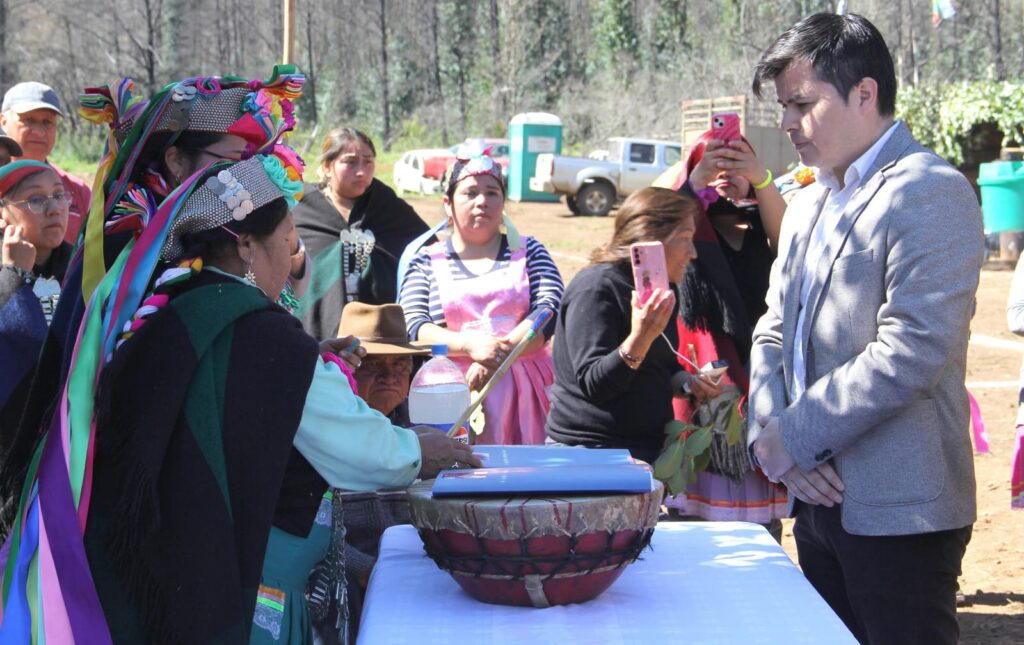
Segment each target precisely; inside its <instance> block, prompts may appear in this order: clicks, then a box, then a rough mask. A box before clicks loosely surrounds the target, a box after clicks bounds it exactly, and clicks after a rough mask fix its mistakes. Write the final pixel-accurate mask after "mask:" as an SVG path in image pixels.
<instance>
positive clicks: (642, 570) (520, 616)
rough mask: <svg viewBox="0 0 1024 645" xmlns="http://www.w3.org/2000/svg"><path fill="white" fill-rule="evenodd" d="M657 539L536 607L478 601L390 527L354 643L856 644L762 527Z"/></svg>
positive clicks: (680, 532) (668, 531)
mask: <svg viewBox="0 0 1024 645" xmlns="http://www.w3.org/2000/svg"><path fill="white" fill-rule="evenodd" d="M651 544H652V546H653V550H648V551H645V552H644V554H643V555H642V556H641V557H642V558H643V559H642V560H639V561H637V562H635V563H634V564H632V565H630V566H629V567H628V568H627V569H626V571H625V572H624V573H623V574H622V577H620V578H619V579H618V580H617V581H616V582H615V584H613V585H612V586H611V588H609V589H608V590H607V591H605V592H604V593H603V594H601V595H600V596H598V597H597V598H596V599H594V600H591V601H590V602H587V603H583V604H579V605H564V606H559V607H549V608H547V609H533V608H529V607H506V606H503V605H490V604H487V603H482V602H479V601H477V600H474V599H473V598H471V597H470V596H469V595H468V594H466V593H465V592H464V591H463V590H462V588H461V587H459V586H458V585H457V584H456V583H455V581H454V580H452V578H451V577H450V576H449V575H448V574H447V573H445V572H443V571H441V570H440V569H438V568H437V566H436V565H435V564H434V562H433V561H432V560H430V559H429V558H428V557H427V556H426V555H425V553H424V551H423V543H422V542H421V541H420V538H419V536H418V535H417V533H416V530H415V529H414V528H412V527H411V526H408V525H405V526H395V527H392V528H389V529H388V530H387V531H386V532H385V533H384V538H383V542H382V543H381V549H380V559H379V560H378V561H377V565H376V566H375V567H374V569H373V575H372V576H371V578H370V586H369V590H368V592H367V596H366V604H365V606H364V608H363V615H362V624H361V625H360V630H359V644H360V645H372V644H382V645H384V644H386V645H399V644H401V643H415V644H417V645H420V644H425V643H438V644H443V645H489V644H491V643H495V644H504V643H508V644H510V645H511V644H516V645H519V644H523V643H525V644H527V645H540V644H541V643H585V644H594V645H597V644H601V645H606V644H607V645H617V644H620V643H621V644H626V643H636V644H638V645H641V644H642V645H654V644H661V643H786V644H787V645H794V644H796V643H814V644H818V643H829V644H830V645H836V644H840V643H856V641H855V640H854V638H853V636H852V635H851V634H850V632H849V631H848V630H847V629H846V627H845V626H844V625H843V623H842V621H840V620H839V618H838V617H837V616H836V615H835V614H834V613H833V612H832V610H831V609H830V608H829V607H828V605H827V604H825V601H824V600H822V599H821V597H820V596H819V595H818V594H817V592H815V591H814V588H813V587H811V585H810V583H808V582H807V580H806V579H805V578H804V576H803V574H802V573H800V570H799V569H797V568H796V566H795V565H794V564H793V563H792V562H791V561H790V559H789V557H787V556H786V554H785V552H783V550H782V548H781V547H779V545H778V544H777V543H776V542H775V541H774V540H773V539H772V538H771V536H770V535H769V534H768V532H767V531H765V530H764V528H762V527H761V526H758V525H757V524H747V523H744V522H663V523H661V524H659V525H658V527H657V529H656V530H655V532H654V537H653V539H652V541H651Z"/></svg>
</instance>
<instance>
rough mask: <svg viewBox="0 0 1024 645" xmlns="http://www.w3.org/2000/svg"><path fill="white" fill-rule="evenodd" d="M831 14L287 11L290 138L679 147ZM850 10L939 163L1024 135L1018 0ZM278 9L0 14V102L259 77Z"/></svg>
mask: <svg viewBox="0 0 1024 645" xmlns="http://www.w3.org/2000/svg"><path fill="white" fill-rule="evenodd" d="M837 4H840V3H838V2H832V1H827V0H825V1H823V0H713V1H710V2H709V1H706V0H705V1H700V0H296V43H295V59H296V60H295V61H294V62H296V63H297V64H298V66H299V67H300V69H301V71H303V72H304V73H305V74H306V76H307V79H308V80H307V85H306V89H305V92H304V94H303V97H302V99H301V101H300V104H299V110H298V115H299V118H300V120H301V123H302V125H301V126H300V131H299V136H300V138H301V137H305V138H312V137H316V138H319V137H320V136H322V135H323V133H324V132H326V130H328V129H330V128H331V127H334V126H337V125H342V124H348V125H355V126H357V127H360V128H363V129H365V130H366V131H368V132H370V133H371V134H372V136H373V137H374V139H375V140H376V141H377V142H378V145H379V147H382V148H383V149H384V150H390V149H395V150H403V149H408V148H412V147H435V146H448V145H451V144H453V143H456V142H458V141H461V140H462V139H464V138H465V137H469V136H504V135H505V132H506V128H507V123H508V120H509V119H510V118H511V116H512V115H514V114H516V113H519V112H527V111H545V112H552V113H554V114H556V115H558V116H559V117H561V119H562V121H563V123H564V124H565V135H564V136H565V142H566V144H567V147H568V149H570V150H574V151H583V150H584V149H588V148H589V147H592V146H594V145H596V144H598V143H600V142H602V141H603V140H604V139H605V138H606V137H608V136H614V135H627V136H652V137H659V138H672V139H676V138H678V137H679V130H680V102H681V101H683V100H685V99H696V98H707V97H713V96H722V95H736V94H749V91H750V90H749V88H750V81H751V70H752V69H753V66H754V64H755V62H756V61H757V59H758V57H759V56H760V53H761V52H762V51H763V50H764V49H765V48H766V47H767V46H768V45H769V44H770V43H771V42H772V40H773V39H774V38H775V37H777V36H778V35H779V34H780V33H782V31H784V30H785V29H786V28H787V27H789V26H790V25H792V24H793V23H795V22H796V21H798V20H799V19H800V18H802V17H804V16H807V15H809V14H811V13H814V12H817V11H834V10H836V8H837V7H836V5H837ZM842 4H844V5H845V8H846V10H847V11H849V12H856V13H860V14H862V15H864V16H866V17H868V18H869V19H871V20H872V21H873V22H874V23H875V24H876V25H877V26H878V27H879V29H880V30H881V31H882V33H883V35H884V36H885V38H886V40H887V42H888V43H889V45H890V47H891V49H892V53H893V58H894V60H895V61H896V66H897V74H898V77H899V81H900V87H901V90H900V111H901V116H903V117H904V118H907V120H908V121H909V122H910V123H911V126H912V127H913V128H914V130H915V134H917V135H918V137H919V138H922V139H923V140H924V141H925V142H926V143H929V144H931V145H932V146H933V147H935V148H936V150H937V151H938V152H939V153H940V154H944V155H945V156H946V157H948V158H950V159H951V160H952V161H954V162H957V163H961V162H963V161H964V158H963V152H962V147H963V146H962V144H963V143H964V142H965V140H966V139H969V138H970V137H972V136H973V137H978V136H989V138H991V136H992V132H989V133H988V135H985V132H983V130H984V128H981V129H979V127H978V124H979V122H984V121H986V120H987V121H988V122H989V123H990V124H994V127H995V129H996V130H999V131H1001V132H1002V133H1005V134H1007V137H1008V139H1009V138H1012V139H1016V140H1017V141H1020V140H1022V139H1024V136H1021V135H1022V132H1021V127H1022V124H1024V91H1021V85H1020V83H1019V79H1018V76H1019V70H1020V69H1022V68H1024V0H964V1H963V2H961V3H960V4H959V5H958V6H957V7H956V9H957V11H956V16H955V17H954V18H952V19H949V20H945V21H942V23H941V24H940V25H938V26H936V25H935V23H934V19H933V2H932V0H849V1H848V2H844V3H842ZM282 5H283V2H282V0H0V89H4V90H5V89H6V88H8V87H10V85H12V84H13V83H15V82H18V81H20V80H30V79H31V80H40V81H43V82H45V83H47V84H49V85H51V86H53V87H54V88H55V89H56V90H57V91H58V92H59V94H60V95H61V97H62V99H63V100H64V101H65V103H66V104H68V105H69V106H70V105H73V104H74V102H75V101H76V98H77V94H78V92H79V91H81V88H83V87H85V86H90V85H96V84H102V83H108V82H110V81H112V80H113V79H114V78H116V77H118V76H130V77H132V78H134V79H135V80H136V82H137V84H138V86H139V89H140V90H141V91H144V92H146V93H147V94H148V93H152V92H153V91H155V90H157V89H159V88H161V87H163V86H164V85H165V84H167V83H169V82H172V81H174V80H177V79H181V78H184V77H186V76H193V75H212V74H219V75H227V74H237V75H244V76H251V77H260V78H263V77H267V76H268V75H269V72H270V70H271V68H272V66H273V64H274V63H276V62H279V61H280V57H281V50H282V39H283V33H282V32H283V23H284V20H283V11H282ZM766 98H767V101H766V103H765V104H764V105H765V107H766V109H768V110H773V111H775V104H774V97H773V96H769V97H766ZM776 112H777V111H776ZM63 127H64V134H63V135H62V137H61V144H60V149H59V151H58V152H59V154H58V155H57V156H59V157H61V158H67V157H72V158H78V159H81V161H83V162H85V163H89V162H94V161H95V159H96V158H97V157H98V154H99V148H100V141H101V138H102V136H103V132H101V131H100V130H101V128H97V127H95V126H91V125H89V124H87V123H85V122H84V121H82V120H81V119H79V118H78V116H77V115H76V114H74V112H73V111H72V110H68V114H67V119H66V122H65V124H64V126H63ZM989 129H990V130H992V128H989ZM997 134H998V133H997ZM944 137H945V139H946V140H945V141H944V140H943V138H944ZM969 154H970V153H968V155H969ZM968 161H970V160H969V159H968Z"/></svg>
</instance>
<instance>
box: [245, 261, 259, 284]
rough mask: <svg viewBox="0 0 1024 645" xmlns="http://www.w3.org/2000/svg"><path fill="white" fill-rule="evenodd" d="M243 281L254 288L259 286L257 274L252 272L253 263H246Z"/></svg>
mask: <svg viewBox="0 0 1024 645" xmlns="http://www.w3.org/2000/svg"><path fill="white" fill-rule="evenodd" d="M242 279H243V280H245V281H246V282H248V283H249V284H251V285H252V286H254V287H256V286H257V284H256V274H255V273H253V272H252V261H249V262H246V267H245V275H244V276H242Z"/></svg>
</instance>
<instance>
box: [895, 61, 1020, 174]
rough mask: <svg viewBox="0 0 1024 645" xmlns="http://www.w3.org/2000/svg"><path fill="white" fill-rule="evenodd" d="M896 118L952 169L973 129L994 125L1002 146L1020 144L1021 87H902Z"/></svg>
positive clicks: (982, 84) (1003, 84) (980, 83)
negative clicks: (904, 122) (1011, 143)
mask: <svg viewBox="0 0 1024 645" xmlns="http://www.w3.org/2000/svg"><path fill="white" fill-rule="evenodd" d="M896 114H897V116H898V117H899V118H901V119H903V120H904V121H906V122H907V125H908V126H909V127H910V129H911V130H912V131H913V133H914V136H915V137H917V139H918V140H919V141H920V142H921V143H922V144H923V145H926V146H928V147H930V148H932V149H933V150H934V151H935V152H936V153H937V154H938V155H939V156H941V157H943V158H945V159H947V160H948V161H949V162H950V163H952V164H954V165H960V164H963V163H964V146H965V145H966V144H968V143H969V142H970V138H971V136H972V134H973V133H974V131H975V129H976V128H977V127H978V126H980V125H983V124H986V123H992V124H995V126H996V127H997V128H998V129H999V130H1000V131H1001V132H1002V133H1003V137H1004V138H1003V142H1004V145H1005V142H1007V141H1009V140H1013V141H1017V142H1018V143H1020V142H1024V83H1022V82H1020V81H1013V82H1011V81H1005V82H997V81H967V82H961V83H951V84H940V85H930V86H927V87H917V88H914V87H907V88H903V89H902V90H901V91H900V93H899V95H898V96H897V98H896Z"/></svg>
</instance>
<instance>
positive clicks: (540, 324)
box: [448, 307, 555, 437]
mask: <svg viewBox="0 0 1024 645" xmlns="http://www.w3.org/2000/svg"><path fill="white" fill-rule="evenodd" d="M554 313H555V312H554V311H552V310H551V308H550V307H543V308H541V310H540V314H538V315H537V319H536V320H534V321H533V324H532V325H530V328H529V329H528V330H527V331H526V335H524V336H523V338H522V340H520V341H519V342H518V343H516V346H515V347H513V348H512V351H511V352H509V354H508V356H506V357H505V360H503V361H502V362H501V365H499V366H498V369H496V370H494V374H492V375H491V378H489V379H488V380H487V383H486V384H485V385H484V387H483V389H482V390H480V394H479V395H478V396H476V397H474V398H473V401H472V402H471V403H470V404H469V407H468V408H466V411H465V412H463V413H462V415H460V416H459V419H458V420H457V421H456V422H455V423H453V424H452V427H451V428H450V429H449V430H448V436H449V437H454V436H455V432H456V430H458V429H459V428H461V427H462V426H463V424H465V423H466V421H467V420H469V417H471V416H472V415H473V412H474V411H475V410H476V408H477V406H479V405H480V404H481V403H482V402H483V400H484V397H486V396H487V395H488V394H489V393H490V391H491V390H492V389H494V386H495V385H496V384H497V383H498V381H500V380H501V377H502V376H505V372H507V371H508V370H509V368H510V367H512V363H515V362H516V359H517V358H519V355H520V354H522V353H523V352H524V351H526V346H527V345H529V344H530V342H531V341H532V340H533V339H534V338H536V337H537V334H538V333H540V332H541V329H543V328H544V325H546V324H547V323H548V320H550V319H551V316H552V315H554Z"/></svg>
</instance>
